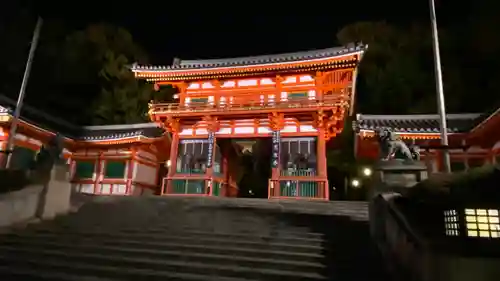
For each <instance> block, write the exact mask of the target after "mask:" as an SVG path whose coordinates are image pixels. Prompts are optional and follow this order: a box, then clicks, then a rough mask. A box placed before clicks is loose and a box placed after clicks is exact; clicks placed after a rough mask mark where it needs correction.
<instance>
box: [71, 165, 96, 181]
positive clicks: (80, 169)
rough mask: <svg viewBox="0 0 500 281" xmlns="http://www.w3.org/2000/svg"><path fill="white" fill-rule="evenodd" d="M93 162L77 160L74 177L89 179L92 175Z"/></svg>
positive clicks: (93, 169)
mask: <svg viewBox="0 0 500 281" xmlns="http://www.w3.org/2000/svg"><path fill="white" fill-rule="evenodd" d="M94 171H95V162H94V161H77V162H76V169H75V178H77V179H91V178H93V177H94Z"/></svg>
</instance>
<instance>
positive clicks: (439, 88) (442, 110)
mask: <svg viewBox="0 0 500 281" xmlns="http://www.w3.org/2000/svg"><path fill="white" fill-rule="evenodd" d="M429 10H430V14H431V26H432V43H433V44H432V45H433V47H434V48H433V49H434V71H435V76H436V92H437V104H438V113H439V128H440V131H441V145H442V146H443V147H444V151H443V164H444V170H445V172H446V173H450V172H451V164H450V154H449V151H448V127H447V125H446V107H445V101H444V90H443V74H442V73H441V56H440V54H439V36H438V29H437V20H436V5H435V4H434V0H429Z"/></svg>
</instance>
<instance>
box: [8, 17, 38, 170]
mask: <svg viewBox="0 0 500 281" xmlns="http://www.w3.org/2000/svg"><path fill="white" fill-rule="evenodd" d="M42 24H43V20H42V18H41V17H38V20H37V22H36V27H35V31H34V32H33V39H32V41H31V47H30V51H29V54H28V61H27V62H26V68H25V70H24V76H23V81H22V82H21V89H20V90H19V96H18V98H17V104H16V109H15V110H14V115H13V118H12V122H11V124H10V131H9V135H8V137H7V147H6V151H7V161H4V163H5V167H6V168H9V167H10V163H11V160H12V149H13V147H14V141H15V136H16V132H17V125H18V124H19V116H20V115H21V108H22V107H23V101H24V94H25V93H26V86H27V85H28V79H29V76H30V73H31V65H32V64H33V57H34V56H35V51H36V47H37V45H38V39H39V38H40V31H41V29H42Z"/></svg>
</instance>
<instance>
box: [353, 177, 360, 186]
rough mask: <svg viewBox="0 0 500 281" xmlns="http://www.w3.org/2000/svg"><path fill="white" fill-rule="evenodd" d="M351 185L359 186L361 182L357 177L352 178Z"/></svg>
mask: <svg viewBox="0 0 500 281" xmlns="http://www.w3.org/2000/svg"><path fill="white" fill-rule="evenodd" d="M351 185H352V187H359V186H360V185H361V182H360V181H359V180H358V179H353V180H352V181H351Z"/></svg>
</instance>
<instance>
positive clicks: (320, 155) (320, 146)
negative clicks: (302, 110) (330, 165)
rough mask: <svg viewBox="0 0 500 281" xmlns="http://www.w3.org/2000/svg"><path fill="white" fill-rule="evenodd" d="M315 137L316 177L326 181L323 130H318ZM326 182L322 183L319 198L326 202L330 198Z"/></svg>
mask: <svg viewBox="0 0 500 281" xmlns="http://www.w3.org/2000/svg"><path fill="white" fill-rule="evenodd" d="M318 131H319V132H318V137H317V140H318V141H317V145H316V147H317V157H316V159H317V161H318V163H317V165H318V176H319V177H320V178H321V179H324V180H326V179H327V162H326V161H327V160H326V139H325V130H324V129H323V128H320V129H319V130H318ZM325 182H326V181H322V185H323V186H324V187H323V191H321V190H320V196H321V197H323V199H325V200H328V199H329V198H330V187H329V186H327V184H325Z"/></svg>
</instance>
